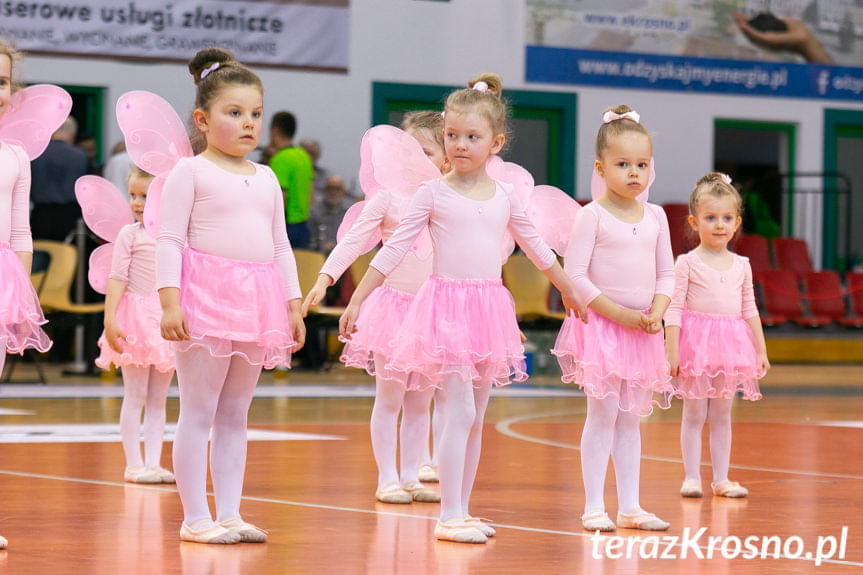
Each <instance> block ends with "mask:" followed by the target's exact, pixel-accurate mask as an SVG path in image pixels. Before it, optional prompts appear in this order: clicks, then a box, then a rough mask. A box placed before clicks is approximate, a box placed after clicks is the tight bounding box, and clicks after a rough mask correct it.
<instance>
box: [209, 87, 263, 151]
mask: <svg viewBox="0 0 863 575" xmlns="http://www.w3.org/2000/svg"><path fill="white" fill-rule="evenodd" d="M263 113H264V98H263V95H262V94H261V90H260V89H259V88H258V87H257V86H247V85H243V84H235V85H229V86H226V87H225V88H224V89H222V90H221V91H220V92H219V94H218V95H217V96H216V97H215V98H214V99H213V101H212V102H211V103H210V108H209V110H207V111H206V112H205V111H204V110H201V109H197V110H195V112H194V118H195V123H196V124H197V125H198V128H199V129H200V130H201V131H202V132H203V133H204V136H205V137H206V139H207V150H209V151H212V152H216V153H219V154H222V155H224V156H231V157H234V158H242V157H244V156H245V155H246V154H248V153H249V152H251V151H252V150H254V149H255V148H256V147H257V146H258V141H259V140H260V139H261V130H262V127H263Z"/></svg>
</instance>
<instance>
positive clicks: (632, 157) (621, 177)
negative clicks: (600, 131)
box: [594, 132, 653, 199]
mask: <svg viewBox="0 0 863 575" xmlns="http://www.w3.org/2000/svg"><path fill="white" fill-rule="evenodd" d="M652 153H653V146H652V145H651V143H650V138H649V137H647V135H646V134H641V133H638V132H624V133H623V134H620V135H619V136H617V137H615V138H614V139H612V140H610V141H609V142H608V147H606V148H605V150H603V151H602V154H601V155H600V157H599V159H598V160H596V163H595V165H594V166H595V169H596V172H597V173H598V174H599V175H600V176H602V177H603V178H605V186H606V189H607V191H608V193H613V194H615V195H617V196H621V197H623V198H627V199H634V198H636V197H637V196H638V195H639V194H640V193H641V192H643V191H644V188H646V187H647V183H648V180H649V177H650V156H651V155H652Z"/></svg>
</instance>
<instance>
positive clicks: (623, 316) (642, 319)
mask: <svg viewBox="0 0 863 575" xmlns="http://www.w3.org/2000/svg"><path fill="white" fill-rule="evenodd" d="M617 323H619V324H620V325H622V326H623V327H625V328H626V329H643V330H646V329H647V324H648V321H647V316H646V315H644V314H643V313H641V312H640V311H637V310H634V309H626V308H621V312H620V316H619V318H618V320H617Z"/></svg>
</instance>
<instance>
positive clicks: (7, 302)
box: [0, 142, 51, 353]
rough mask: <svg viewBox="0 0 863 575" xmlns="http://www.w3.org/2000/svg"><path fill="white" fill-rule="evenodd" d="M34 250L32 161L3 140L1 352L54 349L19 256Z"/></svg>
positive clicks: (0, 169)
mask: <svg viewBox="0 0 863 575" xmlns="http://www.w3.org/2000/svg"><path fill="white" fill-rule="evenodd" d="M32 251H33V241H32V239H31V235H30V160H29V159H28V158H27V154H26V153H25V152H24V150H23V149H21V148H20V147H18V146H12V145H9V144H6V143H3V142H0V278H2V280H0V353H6V352H10V353H23V352H24V350H25V349H27V348H33V349H36V350H38V351H40V352H46V351H48V350H49V349H50V348H51V340H50V339H48V336H47V335H46V334H45V332H44V331H42V328H41V327H40V326H42V325H44V324H45V323H47V322H46V321H45V316H44V315H43V314H42V308H41V307H40V306H39V298H38V296H37V295H36V291H35V290H34V289H33V284H31V283H30V278H29V277H28V275H27V272H26V270H25V269H24V267H23V266H22V265H21V261H20V260H19V259H18V256H16V255H15V252H32Z"/></svg>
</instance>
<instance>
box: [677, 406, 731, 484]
mask: <svg viewBox="0 0 863 575" xmlns="http://www.w3.org/2000/svg"><path fill="white" fill-rule="evenodd" d="M733 401H734V399H733V398H730V399H725V398H714V399H684V400H683V420H682V422H681V426H680V448H681V451H682V452H683V471H684V473H685V474H686V479H697V480H699V481H700V480H701V430H702V428H703V427H704V422H705V421H707V420H708V419H709V421H710V461H711V463H712V464H713V482H714V483H719V482H720V481H725V480H726V479H728V465H729V462H730V460H731V404H732V402H733Z"/></svg>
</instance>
